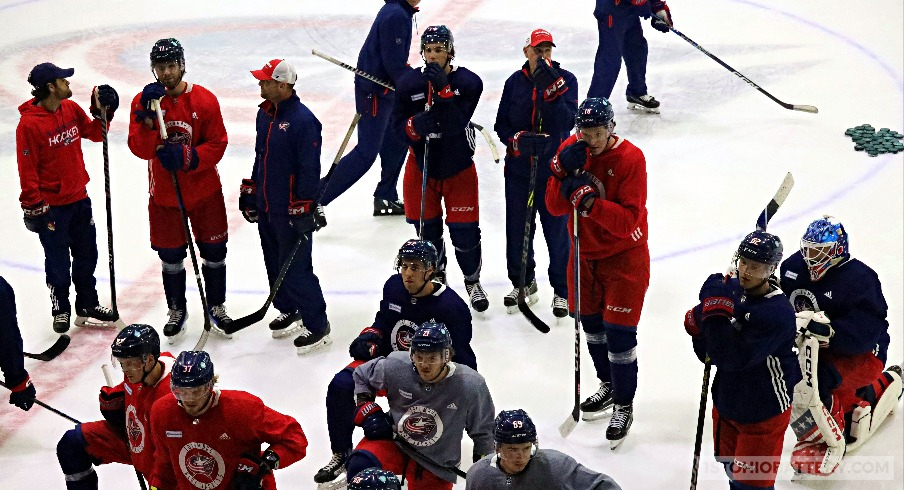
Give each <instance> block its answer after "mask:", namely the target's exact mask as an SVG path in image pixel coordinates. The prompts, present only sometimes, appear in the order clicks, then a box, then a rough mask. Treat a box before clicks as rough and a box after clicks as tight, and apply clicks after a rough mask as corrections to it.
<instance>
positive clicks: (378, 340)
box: [314, 240, 477, 488]
mask: <svg viewBox="0 0 904 490" xmlns="http://www.w3.org/2000/svg"><path fill="white" fill-rule="evenodd" d="M436 263H437V254H436V248H434V246H433V244H432V243H430V242H428V241H426V240H408V241H407V242H405V244H404V245H402V247H401V248H400V249H399V253H398V255H397V256H396V259H395V266H396V270H397V271H398V273H397V274H393V275H392V276H390V277H389V279H387V280H386V283H385V284H384V285H383V299H382V300H380V309H379V311H377V315H376V317H375V318H374V322H373V324H372V325H371V326H369V327H367V328H365V329H364V330H362V331H361V333H360V335H358V337H357V338H356V339H355V340H353V341H352V343H351V345H350V346H349V349H348V350H349V354H350V355H351V356H352V357H353V358H354V359H355V360H354V361H352V362H351V363H350V364H349V365H348V366H346V367H345V368H344V369H342V370H341V371H339V372H338V373H336V375H335V376H334V377H333V379H332V381H330V385H329V388H327V394H326V409H327V412H326V421H327V427H328V430H329V434H330V446H331V449H332V452H333V456H332V458H331V459H330V461H329V463H327V465H326V466H324V467H323V468H321V469H320V471H318V472H317V474H316V475H315V476H314V481H315V482H316V483H318V484H325V485H323V488H332V487H331V486H330V485H326V484H328V483H329V482H332V481H334V480H336V479H337V478H339V477H340V476H341V475H342V473H343V472H344V471H345V460H346V458H347V456H348V454H349V452H351V449H352V434H353V432H354V429H355V425H354V418H355V400H354V393H355V383H354V380H353V379H352V372H353V371H354V370H355V368H356V367H358V366H359V365H361V364H364V362H366V361H369V360H371V359H375V358H377V357H380V356H388V355H389V354H390V353H392V352H395V351H407V350H408V349H409V347H410V346H411V337H412V335H414V330H415V329H416V328H417V327H418V325H420V324H422V323H424V322H426V321H435V322H440V323H444V324H445V325H446V327H447V328H448V329H449V333H450V334H451V336H452V348H453V350H454V351H455V354H454V355H453V356H452V360H453V361H455V362H457V363H460V364H464V365H466V366H468V367H470V368H472V369H475V370H476V369H477V359H476V357H475V356H474V351H473V350H472V349H471V312H470V310H469V309H468V306H467V305H466V304H465V302H464V300H462V299H461V297H460V296H459V295H458V294H457V293H456V292H455V291H454V290H452V289H451V288H449V287H448V286H446V285H444V284H443V283H441V282H439V281H438V280H436V279H435V277H434V274H435V272H436Z"/></svg>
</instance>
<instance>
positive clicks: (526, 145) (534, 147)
mask: <svg viewBox="0 0 904 490" xmlns="http://www.w3.org/2000/svg"><path fill="white" fill-rule="evenodd" d="M551 143H552V139H551V138H550V137H549V135H546V134H537V133H532V132H530V131H518V132H517V133H515V136H512V137H511V139H510V140H509V148H510V149H511V151H512V156H515V157H520V156H526V157H533V156H539V155H542V154H543V152H545V151H546V149H547V148H548V147H549V145H550V144H551Z"/></svg>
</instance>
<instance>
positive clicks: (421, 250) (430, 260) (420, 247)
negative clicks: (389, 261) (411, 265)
mask: <svg viewBox="0 0 904 490" xmlns="http://www.w3.org/2000/svg"><path fill="white" fill-rule="evenodd" d="M437 255H438V254H437V253H436V247H435V246H434V245H433V244H432V243H431V242H430V241H428V240H418V239H412V240H408V241H407V242H405V244H404V245H402V248H400V249H399V253H398V255H396V261H395V266H396V269H398V268H399V266H401V265H402V259H409V260H410V259H414V260H420V261H421V262H423V263H424V267H425V268H427V269H429V268H431V267H432V268H433V269H436V262H437Z"/></svg>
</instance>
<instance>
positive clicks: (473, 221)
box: [395, 26, 490, 312]
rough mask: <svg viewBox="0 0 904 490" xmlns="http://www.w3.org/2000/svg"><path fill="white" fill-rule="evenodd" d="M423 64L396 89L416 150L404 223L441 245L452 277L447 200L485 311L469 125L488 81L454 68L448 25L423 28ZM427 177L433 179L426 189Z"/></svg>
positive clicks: (458, 249) (468, 282)
mask: <svg viewBox="0 0 904 490" xmlns="http://www.w3.org/2000/svg"><path fill="white" fill-rule="evenodd" d="M421 57H422V58H423V59H424V63H425V66H424V68H422V69H420V70H412V71H409V72H408V73H407V74H405V75H404V76H402V78H401V79H400V80H399V83H398V86H397V87H396V96H397V97H398V103H397V104H396V108H395V114H396V116H397V117H398V119H399V120H400V121H404V122H405V133H406V134H407V135H408V138H409V140H410V143H411V150H412V151H411V153H410V154H409V156H408V163H407V164H406V166H405V177H404V195H405V202H407V203H408V205H407V206H406V208H405V217H406V218H407V220H408V222H409V223H411V224H413V225H414V226H415V228H416V229H417V230H418V234H419V235H420V238H422V239H424V240H430V241H431V242H433V245H434V246H436V249H437V250H438V251H439V266H438V268H437V273H438V274H439V275H441V276H442V277H443V278H445V270H446V248H445V244H444V241H443V211H442V208H441V207H440V201H441V200H442V201H443V203H444V205H445V208H446V224H447V225H448V226H449V237H450V238H451V240H452V246H453V247H454V248H455V257H456V258H457V259H458V265H459V266H460V267H461V271H462V273H463V274H464V276H465V288H466V289H467V291H468V296H469V297H470V302H471V307H472V308H474V310H476V311H478V312H483V311H486V309H487V308H488V307H489V305H490V303H489V300H487V295H486V291H484V290H483V287H482V286H481V285H480V267H481V260H482V259H481V257H482V254H481V248H480V206H479V203H478V198H477V197H478V196H477V169H476V168H475V166H474V159H473V158H474V128H473V127H472V126H471V124H470V120H471V116H472V115H473V114H474V109H476V108H477V101H478V100H479V99H480V94H481V92H483V82H482V81H481V80H480V77H478V76H477V75H475V74H474V72H472V71H470V70H468V69H467V68H462V67H460V66H457V67H453V66H452V60H453V59H454V58H455V41H454V39H453V38H452V32H450V31H449V29H448V28H447V27H446V26H430V27H427V28H426V29H424V34H422V35H421ZM423 172H427V186H426V188H424V187H423V175H424V174H423ZM422 198H423V200H424V204H423V205H422V204H421V200H422ZM422 208H423V213H424V216H421V209H422ZM421 221H423V229H421V227H420V223H421ZM444 282H445V281H444Z"/></svg>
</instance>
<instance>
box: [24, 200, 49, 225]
mask: <svg viewBox="0 0 904 490" xmlns="http://www.w3.org/2000/svg"><path fill="white" fill-rule="evenodd" d="M22 212H23V213H25V216H23V218H22V219H23V220H24V221H25V228H28V231H31V232H34V233H41V232H42V231H47V230H50V231H54V230H56V223H54V221H53V214H52V213H51V212H50V206H49V205H48V204H47V202H45V201H44V200H43V199H41V200H40V201H38V202H36V203H34V204H28V205H26V204H23V205H22Z"/></svg>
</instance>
